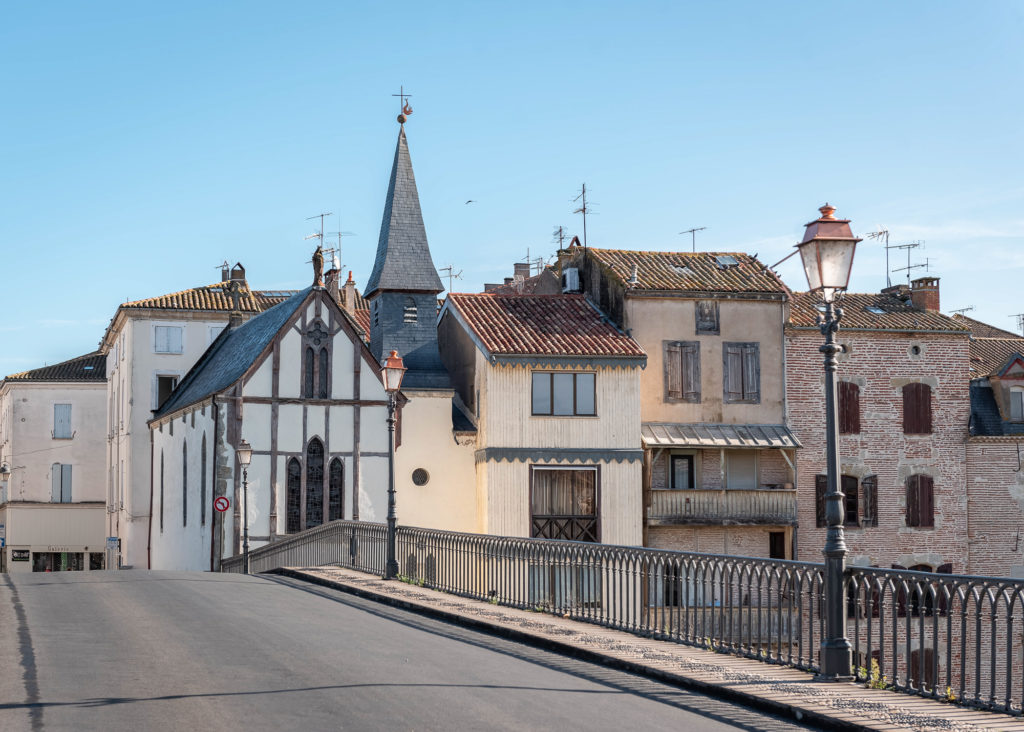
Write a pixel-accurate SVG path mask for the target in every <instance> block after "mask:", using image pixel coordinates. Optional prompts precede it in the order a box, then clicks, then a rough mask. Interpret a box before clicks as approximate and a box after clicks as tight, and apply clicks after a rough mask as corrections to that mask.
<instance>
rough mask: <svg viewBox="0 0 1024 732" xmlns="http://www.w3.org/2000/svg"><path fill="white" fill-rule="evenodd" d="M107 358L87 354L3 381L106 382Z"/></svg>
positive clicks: (6, 378) (97, 354)
mask: <svg viewBox="0 0 1024 732" xmlns="http://www.w3.org/2000/svg"><path fill="white" fill-rule="evenodd" d="M106 380H107V357H106V356H105V355H103V354H102V353H87V354H85V355H84V356H78V357H77V358H72V359H69V360H67V361H61V362H60V363H55V364H52V365H50V366H43V367H41V368H38V369H32V370H31V371H22V372H20V373H17V374H11V375H10V376H7V377H5V378H4V381H106Z"/></svg>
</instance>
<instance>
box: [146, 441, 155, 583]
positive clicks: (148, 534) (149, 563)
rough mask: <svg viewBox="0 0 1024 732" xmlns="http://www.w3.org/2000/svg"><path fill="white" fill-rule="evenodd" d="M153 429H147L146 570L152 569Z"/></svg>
mask: <svg viewBox="0 0 1024 732" xmlns="http://www.w3.org/2000/svg"><path fill="white" fill-rule="evenodd" d="M153 452H154V450H153V428H152V427H150V428H149V530H148V531H147V532H146V569H153Z"/></svg>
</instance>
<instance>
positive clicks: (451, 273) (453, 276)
mask: <svg viewBox="0 0 1024 732" xmlns="http://www.w3.org/2000/svg"><path fill="white" fill-rule="evenodd" d="M437 271H438V272H440V273H441V276H442V277H447V278H448V292H451V291H452V283H453V282H454V281H455V280H461V279H462V270H461V269H460V270H459V271H458V272H456V271H455V265H454V264H449V265H448V266H447V267H441V269H439V270H437ZM445 272H447V273H448V274H444V273H445Z"/></svg>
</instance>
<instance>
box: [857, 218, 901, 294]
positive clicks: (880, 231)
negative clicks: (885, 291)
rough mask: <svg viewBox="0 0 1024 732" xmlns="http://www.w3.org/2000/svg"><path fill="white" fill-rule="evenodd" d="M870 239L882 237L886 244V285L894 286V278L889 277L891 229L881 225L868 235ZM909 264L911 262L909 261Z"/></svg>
mask: <svg viewBox="0 0 1024 732" xmlns="http://www.w3.org/2000/svg"><path fill="white" fill-rule="evenodd" d="M867 236H868V239H881V240H882V241H883V242H884V246H885V286H886V287H892V280H891V279H890V278H889V230H888V229H887V228H885V227H884V226H879V227H878V231H872V232H871V233H870V234H868V235H867ZM908 264H909V262H908Z"/></svg>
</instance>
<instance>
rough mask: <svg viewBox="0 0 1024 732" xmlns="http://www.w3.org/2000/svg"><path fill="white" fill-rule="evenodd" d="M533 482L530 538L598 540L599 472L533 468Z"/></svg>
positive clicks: (531, 472)
mask: <svg viewBox="0 0 1024 732" xmlns="http://www.w3.org/2000/svg"><path fill="white" fill-rule="evenodd" d="M530 479H531V483H532V485H531V490H530V513H531V527H530V536H532V537H535V538H542V539H568V540H571V541H598V524H597V521H598V513H597V471H596V470H594V469H593V468H582V469H560V470H555V469H550V468H538V467H533V468H532V469H531V471H530Z"/></svg>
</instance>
